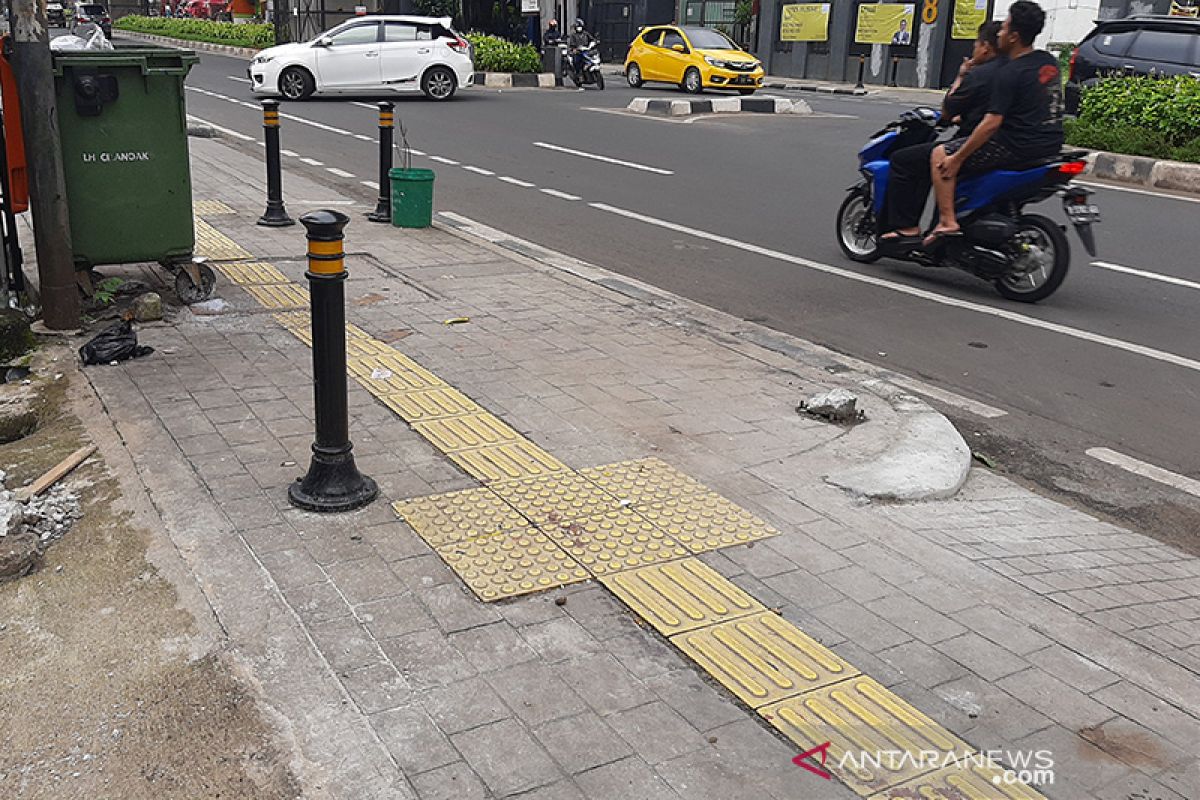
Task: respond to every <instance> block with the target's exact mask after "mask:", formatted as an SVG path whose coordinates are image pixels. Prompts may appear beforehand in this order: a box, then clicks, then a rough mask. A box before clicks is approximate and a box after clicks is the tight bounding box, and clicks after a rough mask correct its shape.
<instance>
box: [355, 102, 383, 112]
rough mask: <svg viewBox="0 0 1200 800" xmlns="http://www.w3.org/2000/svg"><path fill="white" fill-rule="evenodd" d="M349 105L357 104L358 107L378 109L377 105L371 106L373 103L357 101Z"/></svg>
mask: <svg viewBox="0 0 1200 800" xmlns="http://www.w3.org/2000/svg"><path fill="white" fill-rule="evenodd" d="M350 105H352V106H358V107H359V108H369V109H371V110H372V111H378V110H379V106H373V105H371V104H370V103H358V102H353V103H351V104H350Z"/></svg>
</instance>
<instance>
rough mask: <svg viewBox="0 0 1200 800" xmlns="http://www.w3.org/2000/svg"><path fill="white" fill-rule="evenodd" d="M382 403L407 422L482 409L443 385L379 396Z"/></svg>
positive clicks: (456, 415) (455, 390) (474, 412)
mask: <svg viewBox="0 0 1200 800" xmlns="http://www.w3.org/2000/svg"><path fill="white" fill-rule="evenodd" d="M379 399H380V400H382V401H383V404H384V405H386V406H387V407H388V408H390V409H391V410H392V411H395V412H396V413H397V414H398V415H399V416H400V417H401V419H404V420H406V421H408V422H426V421H428V420H432V419H441V418H442V417H460V416H462V415H464V414H478V413H481V412H482V411H483V409H482V408H480V407H479V405H478V404H477V403H476V402H475V401H474V400H472V399H471V398H469V397H467V396H466V395H465V394H463V393H462V392H460V391H459V390H458V389H454V388H451V387H449V386H445V387H442V388H438V389H427V390H425V391H416V392H405V393H404V394H389V395H384V396H383V397H380V398H379Z"/></svg>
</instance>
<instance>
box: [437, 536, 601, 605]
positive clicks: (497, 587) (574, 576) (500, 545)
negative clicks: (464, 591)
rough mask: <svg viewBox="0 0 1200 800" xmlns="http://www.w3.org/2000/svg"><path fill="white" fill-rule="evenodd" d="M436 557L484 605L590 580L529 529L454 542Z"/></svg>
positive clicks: (584, 571) (562, 554)
mask: <svg viewBox="0 0 1200 800" xmlns="http://www.w3.org/2000/svg"><path fill="white" fill-rule="evenodd" d="M437 552H438V555H440V556H441V557H442V560H443V561H445V562H446V564H447V565H448V566H449V567H450V568H451V569H453V570H454V571H455V572H456V573H458V575H459V577H461V578H462V579H463V582H464V583H466V584H467V586H469V587H471V591H473V592H474V593H475V594H476V595H477V596H478V597H479V599H480V600H483V601H484V602H491V601H493V600H500V599H501V598H505V597H514V596H516V595H521V594H529V593H530V592H538V591H542V590H543V589H553V588H554V587H556V586H564V585H566V584H569V583H578V582H580V581H585V580H587V579H589V578H590V577H591V575H589V574H588V573H587V571H586V570H584V569H583V568H582V567H580V566H579V564H578V563H576V562H575V560H574V559H573V558H571V557H570V556H569V555H567V554H566V553H564V552H563V551H562V550H561V549H560V548H559V547H558V546H557V545H555V544H554V542H552V541H550V539H549V538H548V537H546V536H545V534H542V533H539V532H538V531H535V530H532V529H528V528H526V529H519V530H515V531H503V532H501V533H495V534H492V535H491V536H484V537H480V538H476V539H467V540H464V541H461V542H454V543H452V544H447V545H444V546H442V547H439V548H437Z"/></svg>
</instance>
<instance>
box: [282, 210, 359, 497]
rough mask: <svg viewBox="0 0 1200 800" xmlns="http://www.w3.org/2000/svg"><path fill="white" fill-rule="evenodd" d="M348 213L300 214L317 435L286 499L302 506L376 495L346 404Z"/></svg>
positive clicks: (318, 212)
mask: <svg viewBox="0 0 1200 800" xmlns="http://www.w3.org/2000/svg"><path fill="white" fill-rule="evenodd" d="M349 221H350V218H349V217H347V216H346V215H345V214H340V213H338V212H337V211H313V212H311V213H308V214H305V215H304V216H302V217H301V218H300V222H301V224H303V225H304V227H305V229H306V230H307V231H308V272H306V273H305V277H307V278H308V292H309V298H310V303H311V307H312V343H313V405H314V407H315V409H316V418H317V435H316V441H314V442H313V446H312V452H313V455H312V461H311V463H310V464H309V467H308V474H307V475H305V476H304V477H303V478H301V479H299V480H297V481H296V482H295V483H293V484H292V485H291V486H290V487H288V500H289V501H290V502H291V504H292V505H294V506H297V507H299V508H303V509H305V510H307V511H351V510H353V509H356V508H361V507H362V506H365V505H367V504H368V503H370V502H371V501H373V500H374V499H375V498H376V497H377V496H378V495H379V487H378V486H376V485H375V481H373V480H371V479H370V478H368V477H367V476H366V475H363V474H362V473H361V472H359V471H358V467H356V466H355V464H354V456H353V454H352V453H351V451H352V450H353V449H354V445H353V444H351V442H350V421H349V411H348V409H347V405H346V305H345V303H346V298H345V288H344V287H345V282H346V262H345V251H344V250H343V248H342V229H343V228H345V227H346V223H348V222H349Z"/></svg>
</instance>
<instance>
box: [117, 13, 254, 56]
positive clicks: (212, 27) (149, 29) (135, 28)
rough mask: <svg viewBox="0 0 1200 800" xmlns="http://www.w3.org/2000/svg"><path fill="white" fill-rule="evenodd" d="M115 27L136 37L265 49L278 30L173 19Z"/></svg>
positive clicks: (134, 20)
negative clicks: (169, 38)
mask: <svg viewBox="0 0 1200 800" xmlns="http://www.w3.org/2000/svg"><path fill="white" fill-rule="evenodd" d="M113 27H114V28H117V29H119V30H123V31H132V32H134V33H152V34H154V35H156V36H169V37H171V38H172V39H186V40H188V41H191V42H211V43H213V44H227V45H230V46H232V47H253V48H256V49H262V48H264V47H272V46H273V45H274V44H275V28H274V27H273V26H271V25H253V24H247V25H234V24H233V23H232V22H214V21H212V20H207V19H173V18H169V17H140V16H137V15H130V16H127V17H121V18H120V19H119V20H117V21H116V22H115V23H113Z"/></svg>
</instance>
